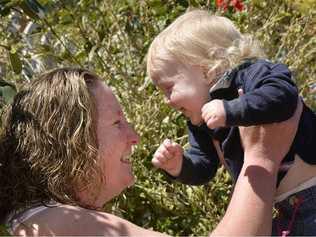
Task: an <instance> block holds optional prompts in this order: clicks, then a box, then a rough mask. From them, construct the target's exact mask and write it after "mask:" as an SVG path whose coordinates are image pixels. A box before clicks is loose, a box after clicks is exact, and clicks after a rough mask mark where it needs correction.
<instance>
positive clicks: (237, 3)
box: [230, 0, 244, 11]
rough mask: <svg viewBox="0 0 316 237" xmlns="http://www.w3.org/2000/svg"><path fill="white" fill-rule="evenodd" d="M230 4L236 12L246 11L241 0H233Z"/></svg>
mask: <svg viewBox="0 0 316 237" xmlns="http://www.w3.org/2000/svg"><path fill="white" fill-rule="evenodd" d="M230 4H231V5H232V6H233V7H234V8H235V10H236V11H242V10H243V9H244V5H243V4H242V2H241V1H240V0H232V1H231V2H230Z"/></svg>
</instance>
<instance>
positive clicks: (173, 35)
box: [147, 10, 264, 79]
mask: <svg viewBox="0 0 316 237" xmlns="http://www.w3.org/2000/svg"><path fill="white" fill-rule="evenodd" d="M260 57H264V53H263V51H262V49H261V48H260V46H259V43H258V42H257V41H256V40H255V39H254V38H253V37H251V36H250V35H244V34H241V33H240V31H239V30H238V29H237V28H236V27H235V25H234V24H233V23H232V22H231V21H230V20H229V19H228V18H226V17H222V16H216V15H212V14H210V13H209V12H208V11H205V10H193V11H189V12H187V13H184V14H183V15H181V16H180V17H178V18H177V19H176V20H175V21H174V22H173V23H172V24H171V25H169V26H168V27H167V28H166V29H165V30H163V31H162V32H161V33H160V34H159V35H158V36H157V37H156V38H155V39H154V41H153V42H152V44H151V46H150V47H149V50H148V54H147V73H148V75H149V77H150V78H151V79H154V78H155V77H156V76H158V75H160V72H161V70H162V68H163V66H164V65H166V63H168V62H172V61H174V60H177V61H178V62H180V63H183V64H184V65H186V64H190V65H198V66H202V67H203V68H205V69H206V70H211V69H216V71H217V72H219V74H223V73H224V72H225V71H226V70H228V69H230V68H233V67H235V66H237V65H238V64H240V63H241V62H242V61H243V60H245V59H247V58H260Z"/></svg>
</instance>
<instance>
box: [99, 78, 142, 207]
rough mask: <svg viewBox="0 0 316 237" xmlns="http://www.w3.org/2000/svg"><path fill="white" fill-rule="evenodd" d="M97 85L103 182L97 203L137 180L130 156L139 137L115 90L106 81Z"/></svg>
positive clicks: (118, 192) (102, 201)
mask: <svg viewBox="0 0 316 237" xmlns="http://www.w3.org/2000/svg"><path fill="white" fill-rule="evenodd" d="M96 83H97V86H96V87H95V89H94V95H95V100H96V109H97V119H96V129H97V139H98V145H99V149H98V155H99V161H100V164H101V166H102V172H103V178H104V181H105V184H103V186H102V187H98V188H100V190H97V192H98V191H99V192H100V193H99V196H98V200H97V203H96V204H97V206H102V205H103V204H104V203H105V202H107V201H109V200H110V199H112V198H113V197H115V196H117V195H118V194H120V193H121V192H122V191H123V190H124V189H125V188H127V187H128V186H131V185H133V184H134V175H133V172H132V164H131V162H130V160H129V157H130V156H131V153H132V146H133V145H135V144H137V143H138V141H139V137H138V135H137V133H136V132H135V130H134V129H133V128H132V127H131V126H130V125H129V124H128V122H127V121H126V119H125V116H124V114H123V111H122V109H121V106H120V104H119V103H118V101H117V99H116V97H115V96H114V94H113V92H112V90H111V89H110V88H109V87H108V86H106V85H105V84H104V83H103V82H101V81H97V82H96Z"/></svg>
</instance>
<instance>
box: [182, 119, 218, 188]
mask: <svg viewBox="0 0 316 237" xmlns="http://www.w3.org/2000/svg"><path fill="white" fill-rule="evenodd" d="M188 127H189V143H190V148H189V149H188V150H186V151H185V154H184V157H183V163H182V170H181V172H180V175H179V176H178V177H177V178H176V180H178V181H180V182H181V183H184V184H190V185H202V184H206V183H207V182H209V181H210V180H211V179H212V178H213V177H214V176H215V174H216V171H217V168H218V163H219V159H218V156H217V153H216V150H215V147H214V145H213V143H212V138H211V135H210V134H208V133H207V132H206V131H204V130H201V129H199V128H198V127H196V126H193V125H192V124H190V122H188Z"/></svg>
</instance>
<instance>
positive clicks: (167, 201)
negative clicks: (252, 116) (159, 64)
mask: <svg viewBox="0 0 316 237" xmlns="http://www.w3.org/2000/svg"><path fill="white" fill-rule="evenodd" d="M245 3H246V11H243V12H239V13H231V12H230V13H229V14H228V16H229V17H230V18H231V19H233V20H234V21H235V22H236V24H237V25H239V27H240V28H241V29H242V30H243V31H245V32H249V33H253V34H256V35H257V37H258V38H259V39H260V40H261V41H262V43H263V45H264V47H265V48H266V51H267V55H268V56H269V57H270V58H271V59H273V60H278V61H282V62H285V63H287V64H288V65H289V66H290V67H291V68H292V69H293V70H294V72H295V77H296V80H297V82H298V85H299V88H300V92H301V95H302V96H303V97H304V99H305V100H306V101H307V103H308V104H309V105H311V106H313V108H314V109H315V108H316V104H315V93H314V92H313V91H312V89H311V87H312V85H313V84H315V82H316V80H315V75H316V72H315V70H316V66H315V65H316V63H315V60H316V56H315V49H316V47H315V43H316V38H315V35H316V34H315V33H316V32H315V30H316V24H315V19H316V17H315V10H313V9H315V8H310V10H309V11H307V10H306V8H304V9H305V10H302V9H303V8H301V7H299V6H300V5H299V3H295V4H294V3H293V2H292V1H285V0H280V1H277V2H276V1H272V0H264V1H258V0H253V1H250V0H249V1H245ZM297 4H298V5H297ZM303 4H305V3H303ZM190 7H199V8H204V9H209V10H210V11H215V4H214V1H202V0H194V1H193V0H192V1H187V0H176V1H175V0H172V1H171V0H163V1H157V0H149V1H144V0H141V1H136V0H119V1H113V0H112V1H111V0H94V1H92V0H82V1H75V0H68V1H55V0H38V1H35V0H33V1H31V0H28V1H26V0H25V1H24V0H22V1H21V0H16V1H1V2H0V14H1V15H2V16H3V17H2V20H1V22H0V28H1V30H0V42H1V43H0V78H3V79H1V81H0V103H1V105H4V104H7V103H9V102H10V101H11V98H12V95H13V94H14V93H15V91H16V89H15V88H19V86H20V84H21V83H22V82H24V83H27V82H28V81H29V80H32V78H33V77H34V75H36V74H37V73H39V72H40V71H41V70H46V69H48V68H51V67H55V66H66V65H68V66H69V65H76V66H84V67H87V68H90V69H92V70H93V71H95V72H96V73H97V74H98V75H100V76H102V77H103V78H104V79H105V80H106V81H107V83H108V84H109V85H111V86H112V87H113V88H115V93H116V94H117V95H118V96H119V99H120V101H121V103H122V104H123V106H124V109H125V112H126V115H127V117H128V119H129V120H130V121H131V122H132V123H133V124H135V128H136V130H137V131H138V133H139V134H140V136H141V142H140V144H139V146H138V148H137V150H136V151H135V153H134V155H133V163H134V167H135V174H136V176H137V182H136V184H135V186H134V187H132V188H130V189H129V190H128V191H127V192H125V193H124V194H123V195H122V196H121V197H119V198H117V199H115V200H113V202H111V203H109V204H107V206H106V207H105V208H106V210H108V211H111V212H113V213H116V214H117V215H120V216H123V217H124V218H127V219H129V220H131V221H132V222H134V223H136V224H138V225H140V226H143V227H146V228H153V229H155V230H157V231H162V232H165V233H168V234H171V235H175V236H179V235H193V234H194V235H206V234H207V233H208V232H209V231H210V230H211V229H212V228H213V227H214V226H215V225H216V224H217V223H218V221H219V220H220V218H221V216H222V215H223V213H224V211H225V208H226V205H227V203H228V199H229V193H230V188H231V181H230V178H229V176H228V174H227V173H226V172H224V171H223V170H219V172H218V174H217V176H216V178H215V179H214V180H213V181H212V182H210V183H209V184H208V185H205V186H201V187H190V186H185V185H181V184H178V183H175V182H173V181H170V180H168V179H167V178H166V177H165V176H164V175H163V174H162V173H161V172H159V171H157V170H155V169H153V167H152V165H151V162H150V160H151V158H152V155H153V153H154V151H155V149H156V148H157V147H158V146H159V144H160V143H161V142H162V141H163V139H164V138H166V137H169V138H172V139H175V140H176V141H178V142H179V143H180V144H182V145H184V146H185V145H187V135H186V128H185V120H184V119H183V117H182V116H181V115H180V114H179V113H177V112H175V111H173V110H171V109H170V108H168V107H167V106H166V105H164V104H163V98H162V95H161V94H160V93H159V92H158V91H157V90H156V89H155V88H154V87H153V85H152V84H151V83H150V82H149V81H148V78H146V68H145V60H146V56H145V55H146V52H147V49H148V47H149V44H150V43H151V41H152V39H153V38H154V36H155V35H157V34H158V33H159V32H160V31H161V30H162V29H164V28H165V27H166V26H167V25H168V24H170V22H172V21H173V20H174V19H175V18H176V17H177V16H179V15H180V14H181V13H183V12H184V11H186V9H187V8H190ZM14 14H16V16H17V17H18V18H19V24H20V26H19V27H17V28H16V30H9V29H12V27H13V26H12V16H13V15H14ZM30 22H35V24H36V26H37V27H35V29H34V30H33V31H30V32H28V33H25V30H26V29H27V26H28V25H29V23H30ZM30 42H31V44H30ZM32 64H35V65H37V66H36V67H34V66H33V67H32V66H30V65H32ZM12 85H15V86H12Z"/></svg>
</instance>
